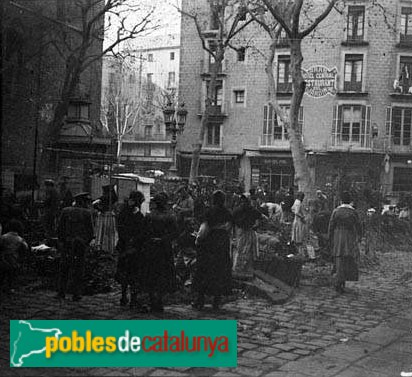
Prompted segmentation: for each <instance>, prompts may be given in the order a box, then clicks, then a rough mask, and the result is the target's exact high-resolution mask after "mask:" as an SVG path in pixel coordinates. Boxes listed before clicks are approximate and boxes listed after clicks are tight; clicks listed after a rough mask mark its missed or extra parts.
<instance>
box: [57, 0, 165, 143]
mask: <svg viewBox="0 0 412 377" xmlns="http://www.w3.org/2000/svg"><path fill="white" fill-rule="evenodd" d="M75 3H76V7H77V11H78V14H79V15H80V18H79V21H78V22H77V24H78V27H77V28H78V31H77V34H78V35H77V38H69V36H70V34H67V33H66V32H65V31H66V30H65V25H63V26H61V27H60V28H59V30H58V33H57V34H58V37H59V38H57V39H55V43H54V47H55V48H56V50H57V51H58V52H59V55H60V56H61V58H62V59H63V61H64V62H65V65H66V68H65V72H64V79H63V84H62V87H61V92H60V98H59V100H58V102H57V105H56V108H55V111H54V117H53V122H52V135H51V136H52V137H51V140H52V141H53V140H54V141H55V140H57V138H58V136H59V132H60V128H61V126H62V125H63V123H64V117H65V115H66V113H67V110H68V106H69V101H70V98H71V97H72V96H73V95H74V93H75V90H76V88H77V85H78V84H79V81H80V78H81V74H82V72H84V71H85V70H86V69H87V68H88V67H90V66H91V65H92V64H93V63H94V62H96V61H98V60H100V59H101V58H102V57H103V56H104V55H106V54H108V53H110V52H115V48H116V47H117V46H120V45H121V44H122V43H123V42H125V41H127V40H129V39H132V38H135V37H136V36H138V35H141V34H142V33H145V32H147V31H148V30H153V29H155V28H157V27H158V26H157V25H152V20H151V17H152V15H153V12H154V8H150V9H148V10H144V9H142V8H141V7H140V6H139V5H132V3H131V2H130V1H128V0H105V1H103V0H76V2H75ZM134 4H135V3H134ZM137 4H138V3H137ZM130 14H137V15H138V18H137V19H136V20H135V21H133V22H131V21H130V20H129V19H128V17H129V16H130ZM106 16H107V21H108V22H107V24H106V25H105V17H106ZM113 23H114V24H115V25H117V31H116V32H115V34H114V35H111V36H109V43H108V44H107V45H106V46H104V48H103V49H102V50H98V51H96V49H93V48H92V46H93V43H94V40H95V39H102V38H103V37H104V35H105V33H106V32H107V31H108V29H109V28H111V26H112V24H113Z"/></svg>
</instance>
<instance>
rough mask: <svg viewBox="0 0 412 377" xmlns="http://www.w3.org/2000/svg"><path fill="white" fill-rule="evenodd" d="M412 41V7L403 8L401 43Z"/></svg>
mask: <svg viewBox="0 0 412 377" xmlns="http://www.w3.org/2000/svg"><path fill="white" fill-rule="evenodd" d="M402 42H407V43H411V42H412V7H402V9H401V43H402Z"/></svg>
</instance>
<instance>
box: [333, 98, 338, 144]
mask: <svg viewBox="0 0 412 377" xmlns="http://www.w3.org/2000/svg"><path fill="white" fill-rule="evenodd" d="M338 113H339V106H337V105H336V106H333V122H332V145H336V141H337V136H338V123H339V119H338Z"/></svg>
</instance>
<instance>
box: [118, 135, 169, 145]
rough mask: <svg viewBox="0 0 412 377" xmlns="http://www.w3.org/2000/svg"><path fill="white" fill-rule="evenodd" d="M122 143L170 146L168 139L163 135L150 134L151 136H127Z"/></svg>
mask: <svg viewBox="0 0 412 377" xmlns="http://www.w3.org/2000/svg"><path fill="white" fill-rule="evenodd" d="M123 143H136V144H170V137H168V136H167V135H165V134H161V133H160V134H152V135H139V134H136V135H129V136H128V137H127V138H125V139H124V140H123Z"/></svg>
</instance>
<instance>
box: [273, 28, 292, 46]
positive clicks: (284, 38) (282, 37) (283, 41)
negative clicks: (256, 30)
mask: <svg viewBox="0 0 412 377" xmlns="http://www.w3.org/2000/svg"><path fill="white" fill-rule="evenodd" d="M276 43H277V44H278V45H282V46H285V45H288V43H289V42H288V35H287V34H286V31H285V30H284V29H282V30H281V31H280V34H279V37H278V40H277V42H276Z"/></svg>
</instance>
